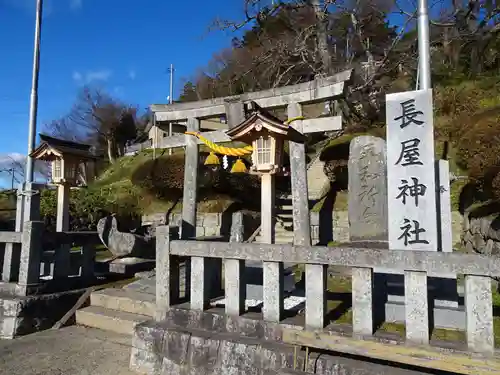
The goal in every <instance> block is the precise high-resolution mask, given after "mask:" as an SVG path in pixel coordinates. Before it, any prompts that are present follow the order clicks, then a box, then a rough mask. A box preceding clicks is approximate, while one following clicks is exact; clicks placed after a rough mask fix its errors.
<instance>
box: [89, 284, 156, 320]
mask: <svg viewBox="0 0 500 375" xmlns="http://www.w3.org/2000/svg"><path fill="white" fill-rule="evenodd" d="M90 304H91V305H92V306H98V307H103V308H106V309H109V310H117V311H122V312H126V313H131V314H139V315H146V316H150V317H153V316H154V311H155V296H154V295H152V294H148V293H139V292H135V291H133V290H126V289H116V288H109V289H104V290H101V291H98V292H94V293H92V295H91V296H90Z"/></svg>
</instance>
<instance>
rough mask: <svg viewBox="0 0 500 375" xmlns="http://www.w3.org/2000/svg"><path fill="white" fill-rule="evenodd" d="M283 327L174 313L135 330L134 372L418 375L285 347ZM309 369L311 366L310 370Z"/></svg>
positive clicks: (206, 314)
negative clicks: (307, 354)
mask: <svg viewBox="0 0 500 375" xmlns="http://www.w3.org/2000/svg"><path fill="white" fill-rule="evenodd" d="M282 328H283V327H282V326H281V325H280V324H276V323H269V322H265V321H263V320H258V319H249V318H244V317H235V316H229V315H217V314H212V313H209V312H202V311H194V310H182V309H175V308H171V309H170V310H169V312H168V315H167V318H166V320H165V321H162V322H161V323H156V322H154V321H152V320H151V321H148V322H145V323H142V324H138V325H137V326H135V328H134V335H133V339H132V352H131V358H130V368H131V369H132V370H134V371H136V372H138V373H141V374H148V375H185V374H206V375H219V374H231V375H250V374H252V375H274V374H281V375H284V374H305V373H303V372H294V371H293V367H294V363H295V365H296V368H297V369H303V368H304V367H305V370H306V371H307V373H314V374H317V375H345V374H350V375H385V374H392V375H417V374H420V373H421V372H420V371H411V370H407V369H400V368H396V367H392V366H389V365H385V364H380V363H373V362H370V360H368V359H354V358H353V359H351V358H346V357H342V356H332V355H327V354H324V353H318V352H311V353H309V356H308V358H307V362H306V357H305V355H304V352H303V351H301V350H298V351H297V355H296V357H295V358H294V348H293V346H292V345H287V344H284V343H283V342H282V334H283V332H282ZM304 364H305V366H304Z"/></svg>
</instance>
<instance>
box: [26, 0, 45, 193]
mask: <svg viewBox="0 0 500 375" xmlns="http://www.w3.org/2000/svg"><path fill="white" fill-rule="evenodd" d="M42 9H43V0H36V23H35V46H34V52H33V76H32V81H31V98H30V120H29V132H28V157H27V158H26V176H25V182H26V183H31V182H33V178H34V166H33V165H34V160H33V158H32V157H31V156H30V154H31V153H32V152H33V150H34V149H35V140H36V119H37V111H38V77H39V73H40V34H41V28H42Z"/></svg>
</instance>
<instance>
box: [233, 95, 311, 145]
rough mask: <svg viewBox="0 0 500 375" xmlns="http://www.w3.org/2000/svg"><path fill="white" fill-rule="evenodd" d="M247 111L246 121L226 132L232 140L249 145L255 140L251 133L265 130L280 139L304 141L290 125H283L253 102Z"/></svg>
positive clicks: (301, 135) (302, 136)
mask: <svg viewBox="0 0 500 375" xmlns="http://www.w3.org/2000/svg"><path fill="white" fill-rule="evenodd" d="M249 109H250V111H249V112H250V113H249V116H248V117H247V119H246V120H244V121H243V122H242V123H241V124H239V125H237V126H235V127H234V128H231V129H229V130H227V131H226V134H227V135H228V136H229V137H230V138H231V139H232V140H241V141H243V142H245V143H250V142H251V140H252V139H253V138H255V136H252V133H255V132H259V133H260V132H262V131H263V130H264V129H265V130H267V131H268V132H269V133H271V134H272V135H274V136H277V137H280V138H284V139H288V140H292V141H295V142H303V141H304V138H305V137H304V135H303V134H301V133H299V132H298V131H297V130H295V129H294V128H292V127H291V126H290V125H287V124H284V123H283V121H281V120H280V119H278V118H277V117H275V116H273V115H272V114H271V113H269V112H268V111H266V110H264V109H263V108H261V107H259V106H258V105H257V104H256V103H255V102H250V104H249Z"/></svg>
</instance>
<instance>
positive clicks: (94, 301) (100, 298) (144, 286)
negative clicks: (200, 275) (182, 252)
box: [76, 267, 184, 335]
mask: <svg viewBox="0 0 500 375" xmlns="http://www.w3.org/2000/svg"><path fill="white" fill-rule="evenodd" d="M180 272H181V277H182V276H183V275H184V267H181V269H180ZM139 275H140V277H141V278H140V279H139V280H137V281H134V282H133V283H131V284H128V285H126V286H124V287H123V288H121V289H118V288H108V289H102V290H99V291H95V292H93V293H92V294H91V295H90V305H89V306H87V307H84V308H82V309H80V310H77V311H76V324H78V325H82V326H86V327H91V328H98V329H102V330H104V331H111V332H115V333H120V334H124V335H132V333H133V330H134V327H135V325H137V324H138V323H142V322H145V321H147V320H150V319H151V318H152V317H153V316H154V312H155V298H156V297H155V290H156V284H155V283H156V279H155V273H154V272H145V273H142V274H139ZM181 290H183V288H182V285H181Z"/></svg>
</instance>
